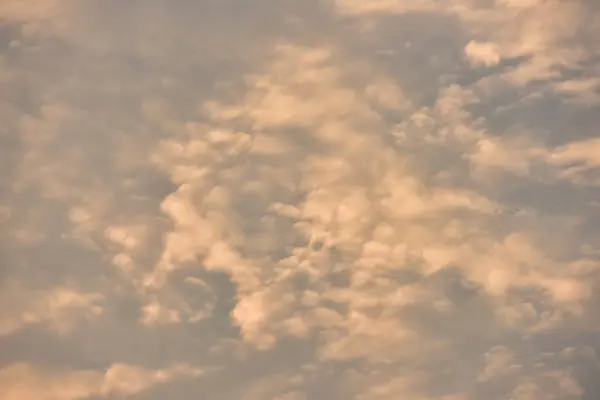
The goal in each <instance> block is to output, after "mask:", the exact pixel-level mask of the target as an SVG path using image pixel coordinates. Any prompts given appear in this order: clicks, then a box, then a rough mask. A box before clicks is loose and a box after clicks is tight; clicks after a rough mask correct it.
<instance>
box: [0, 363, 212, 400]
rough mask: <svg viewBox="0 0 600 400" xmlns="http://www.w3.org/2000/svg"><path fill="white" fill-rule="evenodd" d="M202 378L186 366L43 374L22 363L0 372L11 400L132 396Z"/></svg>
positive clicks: (123, 366)
mask: <svg viewBox="0 0 600 400" xmlns="http://www.w3.org/2000/svg"><path fill="white" fill-rule="evenodd" d="M202 374H203V371H202V370H199V369H194V368H191V367H189V366H185V365H181V366H175V367H173V368H170V369H164V370H157V371H149V370H146V369H144V368H141V367H136V366H132V365H126V364H114V365H112V366H111V367H110V368H109V369H108V370H107V371H106V372H105V373H102V372H99V371H93V370H62V371H58V370H44V369H43V368H40V367H36V366H32V365H28V364H23V363H21V364H13V365H10V366H8V367H5V368H3V369H2V370H0V387H2V392H3V393H4V396H5V398H7V399H8V400H13V399H22V400H29V399H64V400H74V399H86V398H89V397H90V396H94V395H103V396H131V395H135V394H138V393H140V392H142V391H144V390H146V389H148V388H149V387H151V386H152V385H155V384H160V383H163V382H168V381H169V380H171V379H175V378H177V377H178V376H185V375H191V376H199V375H202Z"/></svg>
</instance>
